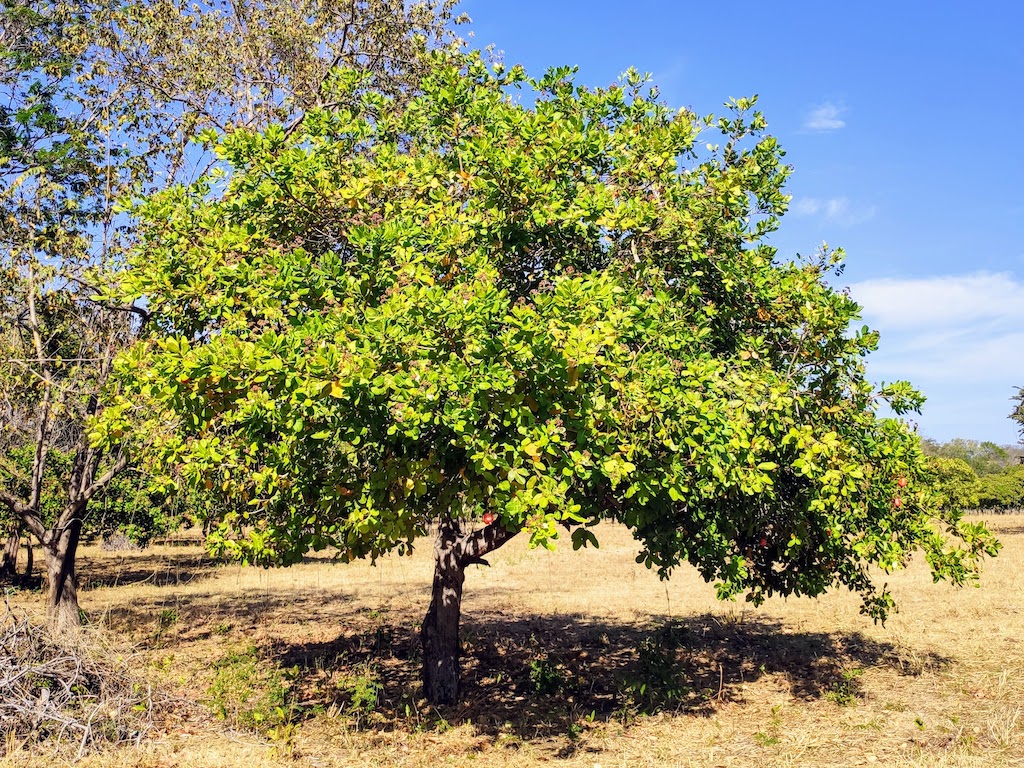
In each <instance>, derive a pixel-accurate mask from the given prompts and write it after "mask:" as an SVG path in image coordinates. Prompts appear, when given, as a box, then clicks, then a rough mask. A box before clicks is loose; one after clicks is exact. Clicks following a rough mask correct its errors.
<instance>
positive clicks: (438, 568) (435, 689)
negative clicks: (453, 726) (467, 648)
mask: <svg viewBox="0 0 1024 768" xmlns="http://www.w3.org/2000/svg"><path fill="white" fill-rule="evenodd" d="M460 534H461V531H460V530H459V526H458V523H456V522H455V521H453V520H445V521H442V522H441V524H440V526H439V527H438V531H437V540H436V542H435V543H434V586H433V589H432V591H431V595H430V607H429V608H428V609H427V616H426V618H425V619H424V620H423V628H422V630H421V631H420V638H421V641H422V643H423V693H424V695H425V696H426V697H427V699H428V700H429V701H431V702H433V703H434V704H454V703H455V702H456V701H457V700H458V696H459V655H460V652H461V647H460V644H459V615H460V613H461V611H462V584H463V582H464V581H465V578H466V567H465V565H464V564H463V562H462V557H461V555H462V553H461V547H460V546H459V544H460V541H459V539H460Z"/></svg>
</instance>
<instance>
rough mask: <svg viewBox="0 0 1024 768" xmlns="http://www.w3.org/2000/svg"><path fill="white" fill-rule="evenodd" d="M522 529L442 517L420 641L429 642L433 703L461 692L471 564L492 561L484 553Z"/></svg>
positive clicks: (426, 690) (426, 683)
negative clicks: (462, 626) (471, 525)
mask: <svg viewBox="0 0 1024 768" xmlns="http://www.w3.org/2000/svg"><path fill="white" fill-rule="evenodd" d="M518 532H519V529H518V528H513V529H512V530H507V529H505V528H504V527H503V526H502V525H501V524H500V523H497V522H495V523H492V524H490V525H486V526H484V527H483V528H478V529H477V530H475V531H471V532H470V533H467V534H463V532H462V528H461V526H460V525H459V523H458V521H457V520H452V519H447V518H445V519H442V520H441V522H440V523H439V524H438V527H437V540H436V541H435V542H434V585H433V588H432V591H431V594H430V607H429V608H428V609H427V615H426V618H424V619H423V627H422V628H421V630H420V641H421V643H422V645H423V695H424V696H426V698H427V699H428V700H429V701H430V702H431V703H433V704H454V703H455V702H456V701H458V698H459V656H460V655H461V652H462V647H461V644H460V642H459V617H460V614H461V612H462V584H463V582H464V581H465V579H466V566H467V565H471V564H474V563H476V564H479V565H488V563H487V561H486V560H484V559H483V556H484V555H486V554H487V553H488V552H493V551H494V550H495V549H497V548H498V547H500V546H501V545H502V544H504V543H505V542H506V541H508V540H509V539H511V538H512V537H513V536H515V535H516V534H517V533H518Z"/></svg>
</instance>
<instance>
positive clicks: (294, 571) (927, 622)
mask: <svg viewBox="0 0 1024 768" xmlns="http://www.w3.org/2000/svg"><path fill="white" fill-rule="evenodd" d="M989 522H990V524H991V526H992V527H993V528H994V529H996V530H997V531H998V532H999V535H1000V538H1001V539H1002V541H1003V545H1004V548H1003V551H1002V553H1001V555H1000V556H999V557H998V558H997V559H996V560H994V561H991V562H990V563H988V564H987V566H986V570H985V573H984V574H983V576H982V580H981V586H980V588H977V589H974V588H968V589H964V590H956V589H952V588H950V587H948V586H946V585H943V584H939V585H934V584H932V583H931V578H930V576H929V575H928V572H927V569H926V568H925V567H924V566H923V564H921V563H916V564H915V565H914V566H913V567H911V568H910V569H909V570H908V571H906V572H904V573H899V574H896V575H894V576H892V577H891V578H890V579H889V581H890V584H891V586H892V588H893V592H894V594H895V596H896V598H897V601H898V604H899V607H900V612H899V613H898V614H897V615H895V616H893V617H892V618H891V619H890V620H889V622H888V623H887V624H886V625H885V626H884V627H882V626H875V625H873V624H872V623H871V622H870V621H869V620H867V619H865V618H864V617H862V616H861V615H860V614H859V613H858V607H859V603H858V601H857V599H856V598H855V597H853V596H851V595H847V594H834V595H829V596H827V597H824V598H821V599H818V600H810V599H791V600H788V601H783V600H772V601H769V602H768V603H767V604H765V605H764V606H762V607H760V608H757V609H755V608H751V607H750V606H747V605H744V604H742V603H724V604H723V603H719V602H717V601H716V600H715V597H714V590H713V589H712V588H711V587H709V586H708V585H706V584H704V583H703V582H702V581H701V580H700V579H699V578H698V577H697V576H696V575H695V574H694V573H693V572H692V571H689V570H685V571H682V572H680V573H678V574H677V576H676V577H675V578H674V579H673V580H672V581H671V582H667V583H665V582H661V581H659V580H658V579H657V577H656V576H655V575H653V574H652V573H650V572H648V571H647V570H646V569H645V568H643V567H642V566H639V565H636V564H635V563H634V560H633V557H634V555H635V552H636V547H635V545H634V544H632V542H631V540H630V538H629V537H628V535H627V534H626V533H625V531H624V530H622V529H618V528H614V527H609V528H608V529H606V530H605V531H604V532H603V535H602V536H600V538H601V542H602V547H601V549H600V550H598V551H594V550H586V551H582V552H575V553H574V552H572V551H571V548H570V547H568V546H565V547H564V548H562V549H560V550H559V551H557V552H555V553H548V552H545V551H533V552H531V551H528V550H527V549H526V547H525V543H524V542H520V541H513V542H511V543H510V544H508V545H506V547H504V548H503V549H501V550H499V551H498V552H496V553H494V554H493V555H492V556H491V557H490V560H491V563H492V567H491V568H483V567H473V568H471V569H470V572H469V573H468V576H467V579H466V599H465V602H464V606H463V637H464V641H465V642H464V646H465V656H464V660H463V661H464V701H463V703H462V704H461V705H459V706H457V707H453V708H444V709H433V708H430V707H428V706H426V705H425V704H424V702H423V701H422V700H420V699H419V698H418V685H417V675H418V663H419V651H418V647H417V628H418V623H419V621H420V619H421V618H422V615H423V613H424V612H425V610H426V607H427V602H428V600H429V579H430V575H431V568H432V563H431V560H430V556H429V555H430V552H429V547H428V546H424V547H422V548H421V551H420V552H418V553H417V554H416V555H414V556H413V557H408V558H397V557H394V558H388V559H385V560H383V561H381V562H379V563H378V564H377V566H376V567H371V566H369V565H368V564H353V565H337V564H333V563H331V562H330V560H329V559H327V558H323V559H315V558H314V559H310V560H308V561H307V562H305V563H303V564H301V565H297V566H293V567H292V568H289V569H279V570H259V569H247V568H240V567H238V566H233V565H215V564H212V563H210V562H209V561H207V560H205V559H204V558H203V557H202V553H201V551H200V550H199V549H197V548H190V547H154V548H151V549H149V550H146V551H143V552H137V553H125V554H121V553H107V552H102V551H101V550H100V549H99V548H87V549H86V550H85V551H83V552H82V555H81V561H80V562H81V566H80V574H81V579H82V583H83V590H82V596H81V597H82V607H83V609H84V610H85V612H86V613H87V614H88V615H89V617H90V619H91V620H92V622H93V625H94V627H95V628H96V631H97V632H98V633H99V634H100V635H101V636H102V637H103V638H105V640H106V641H107V642H110V643H112V644H113V647H114V648H115V649H117V650H116V652H118V653H121V654H124V655H126V656H127V657H128V658H129V660H130V662H131V664H132V665H133V666H134V667H135V668H136V669H137V670H138V674H139V675H140V676H141V677H144V678H145V679H147V680H149V681H152V682H153V683H154V684H155V685H156V689H157V691H158V696H157V702H158V705H157V713H156V716H155V718H156V720H155V723H154V727H153V728H152V730H151V731H150V732H149V734H148V736H147V738H145V739H144V740H143V741H142V742H141V744H140V745H139V746H138V747H120V748H117V749H115V750H112V751H108V752H105V753H100V754H94V755H91V756H89V757H87V758H86V759H84V760H83V761H81V763H80V764H81V765H87V766H135V765H142V766H167V767H168V768H170V766H180V767H181V768H189V767H192V766H195V767H196V768H198V767H200V766H246V767H247V768H256V767H257V766H270V765H297V766H325V767H326V766H392V765H394V766H416V767H426V766H430V767H431V768H435V767H438V766H470V765H472V766H507V767H508V768H513V767H515V768H519V767H525V766H537V765H541V764H545V765H548V764H549V765H557V766H566V767H567V768H568V767H572V768H576V767H585V768H595V767H596V766H600V767H601V768H613V767H616V768H617V767H619V766H621V767H623V768H625V766H630V767H632V766H694V767H697V766H700V767H701V768H713V767H718V766H831V767H835V766H856V765H880V766H920V767H921V768H931V767H933V766H934V767H942V766H948V767H950V768H952V767H954V766H956V767H963V768H967V767H968V766H970V767H971V768H973V767H975V766H978V767H980V766H992V767H993V768H995V767H996V766H999V767H1002V766H1013V765H1022V766H1024V640H1022V638H1024V517H1019V516H1005V517H993V518H990V519H989ZM11 601H12V603H13V604H15V605H16V606H18V607H24V608H25V609H27V610H30V611H36V610H38V602H39V595H38V594H35V593H32V592H19V593H15V594H14V595H13V596H12V598H11ZM7 764H10V765H15V766H20V765H51V764H53V758H52V757H51V756H50V755H48V754H44V753H40V752H36V753H28V752H24V751H23V752H19V753H15V754H13V755H10V756H8V758H7Z"/></svg>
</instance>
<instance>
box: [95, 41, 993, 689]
mask: <svg viewBox="0 0 1024 768" xmlns="http://www.w3.org/2000/svg"><path fill="white" fill-rule="evenodd" d="M438 58H439V59H440V60H439V61H438V63H437V65H436V66H437V69H436V71H435V72H434V73H433V74H432V75H431V76H429V77H428V78H427V79H426V80H425V82H424V85H423V93H422V95H420V96H418V97H416V98H413V99H411V100H410V101H409V102H408V103H407V104H402V103H400V102H397V101H396V100H394V99H393V98H391V97H389V96H386V95H384V94H380V93H377V92H376V91H374V90H373V89H367V88H366V87H365V80H364V79H363V78H361V77H360V76H359V75H358V74H355V73H352V72H339V73H336V74H335V75H333V76H332V77H331V78H330V83H329V86H328V87H329V88H330V89H331V91H330V92H331V94H332V97H333V100H334V101H336V102H338V103H341V104H344V105H346V106H345V107H342V108H338V109H319V110H313V111H311V112H310V113H309V114H307V115H306V118H305V121H304V122H303V124H302V126H301V127H300V128H299V129H298V130H296V131H293V132H291V133H289V131H288V130H287V129H286V128H285V127H282V126H271V127H270V128H268V129H267V130H266V131H265V132H263V133H262V134H256V133H247V132H244V131H235V132H233V133H231V134H229V135H226V136H224V137H223V138H222V139H221V141H220V144H219V147H218V151H219V154H220V157H221V159H222V160H223V162H224V164H225V166H226V167H227V168H228V169H229V170H227V171H226V172H222V171H219V170H218V171H215V172H214V173H212V174H211V175H210V176H208V177H207V178H205V179H203V180H201V181H200V182H199V183H197V184H195V185H192V186H189V187H180V188H176V189H173V190H169V191H168V192H166V193H164V194H159V195H155V196H153V197H151V198H150V199H149V200H148V201H146V202H145V203H144V204H143V205H142V206H141V208H140V210H139V211H138V215H139V216H140V218H141V220H142V221H143V222H144V225H143V228H142V239H141V243H140V246H139V248H138V249H137V250H136V251H135V252H134V254H133V256H132V258H131V268H130V270H129V273H128V275H127V277H126V281H125V290H126V291H128V295H129V296H131V297H140V296H141V297H145V300H146V305H147V307H148V309H149V311H150V312H151V317H152V320H151V323H150V324H149V325H148V326H147V331H148V333H147V337H146V338H145V339H144V340H142V341H141V342H140V343H138V344H137V345H136V346H135V347H134V348H133V349H132V350H130V351H129V352H128V353H127V354H126V355H124V356H123V357H122V359H121V361H120V363H119V371H120V375H121V377H122V381H123V382H124V384H125V386H126V387H128V388H129V393H128V395H127V396H126V397H125V398H123V399H122V401H121V402H120V403H119V404H118V405H117V406H116V407H112V408H111V409H108V411H107V413H106V418H105V419H104V421H103V422H102V423H101V424H99V425H97V428H96V430H95V434H94V439H95V440H96V441H97V444H98V445H105V444H107V442H111V443H113V442H116V441H117V440H118V439H120V438H119V436H120V435H123V434H131V433H133V432H134V433H138V432H140V431H144V432H145V433H146V434H147V435H152V436H153V439H152V441H151V443H150V445H151V448H152V453H151V454H150V455H151V461H152V462H153V464H154V465H155V466H160V465H161V464H164V465H166V466H169V467H172V468H175V469H176V470H177V471H180V473H181V475H182V477H183V478H185V480H186V481H188V482H189V483H191V485H192V486H193V487H199V488H203V487H206V488H209V489H211V490H212V491H214V492H220V493H222V494H223V495H224V496H226V497H230V498H232V499H236V500H238V501H239V503H240V504H244V507H243V508H242V509H239V510H236V511H233V512H232V513H230V514H228V515H225V517H224V518H223V520H222V521H221V523H222V524H221V526H220V529H219V531H218V533H217V534H216V535H215V538H214V542H213V543H214V546H215V548H216V549H218V550H219V551H221V552H227V553H233V554H236V555H238V556H240V557H242V558H243V559H245V560H247V561H249V562H256V563H263V564H270V563H292V562H296V561H297V560H299V559H300V558H301V557H302V556H303V554H304V553H306V552H307V551H309V550H310V549H316V550H320V549H324V548H327V547H334V548H336V549H337V552H338V557H339V558H340V559H341V560H352V559H356V558H364V557H369V558H376V557H378V556H380V555H382V554H384V553H387V552H390V551H397V552H399V553H403V552H407V551H409V550H410V549H411V548H412V547H413V546H414V545H415V544H416V542H417V540H418V539H420V538H421V537H423V536H425V535H427V534H428V531H430V530H431V529H433V530H435V531H436V536H435V541H434V556H435V574H434V582H433V587H432V597H431V602H430V607H429V609H428V612H427V614H426V617H425V618H424V621H423V625H422V635H421V636H422V643H423V653H424V670H423V672H424V684H425V693H426V695H427V697H428V698H429V699H430V700H431V701H434V702H451V701H454V700H455V699H456V697H457V695H458V677H459V673H458V670H459V637H458V632H459V617H460V609H461V596H462V589H463V583H464V578H465V569H466V566H468V565H469V564H472V563H484V562H486V561H485V560H484V558H485V557H486V555H487V554H488V553H489V552H491V551H493V550H494V549H496V548H497V547H500V546H501V545H502V544H504V543H505V542H507V541H508V540H510V539H511V538H512V537H513V536H516V535H518V534H520V533H523V534H524V535H527V536H529V539H530V543H531V544H532V545H543V546H553V544H554V542H555V540H556V539H557V538H558V537H559V535H560V532H561V531H565V532H567V533H568V534H569V535H570V538H571V541H572V544H573V546H574V547H581V546H587V545H596V544H597V538H596V531H595V526H596V525H597V524H598V523H599V522H600V521H602V520H616V521H619V522H621V523H623V524H625V525H626V526H628V527H629V528H630V529H631V530H632V532H633V534H634V535H635V536H636V538H637V539H638V541H639V543H640V553H639V556H638V561H639V562H643V563H645V564H646V565H647V566H649V567H652V568H656V569H657V570H658V571H659V573H660V574H661V575H663V576H668V575H669V574H670V573H671V572H672V571H673V570H674V569H675V568H676V567H677V566H679V565H681V564H682V563H684V562H689V563H691V564H692V565H694V566H695V567H696V568H698V569H699V571H700V573H701V574H702V575H703V576H704V578H705V579H707V580H708V581H714V582H716V583H717V585H718V593H719V595H720V596H721V597H723V598H731V597H735V596H737V595H739V594H741V593H746V594H747V598H748V599H750V600H753V601H754V602H760V601H761V600H763V599H764V598H765V597H767V596H769V595H772V594H798V595H799V594H808V595H817V594H819V593H821V592H823V591H824V590H826V589H827V588H828V587H831V586H837V585H844V586H846V587H848V588H850V589H852V590H855V591H857V592H859V593H860V594H861V595H862V597H863V601H864V611H865V612H866V613H868V614H869V615H871V616H873V617H875V618H876V619H879V618H884V616H885V615H886V612H887V610H888V609H889V608H890V607H891V604H892V600H891V597H890V595H889V593H888V592H887V591H886V589H885V588H884V586H882V587H878V586H876V585H875V584H874V583H873V581H872V579H871V576H870V572H869V568H870V567H872V566H877V567H880V568H882V569H884V570H890V569H893V568H898V567H900V566H902V565H903V564H904V563H905V562H906V561H907V559H908V557H909V556H910V554H911V552H912V551H914V550H915V549H917V548H921V549H923V550H924V551H925V553H926V555H927V557H928V562H929V564H930V565H931V567H932V569H933V571H934V573H935V576H936V578H947V579H950V580H951V581H953V582H954V583H962V582H963V581H964V580H965V579H968V578H970V577H971V576H972V575H973V573H974V570H975V568H976V566H977V562H978V560H979V558H980V557H981V556H982V555H984V554H986V553H988V554H993V553H994V552H995V549H996V546H997V545H996V543H995V542H994V540H993V539H992V537H991V536H990V535H989V534H988V532H987V531H986V530H985V529H984V527H983V526H982V525H980V524H978V525H970V524H966V523H964V522H962V521H961V520H960V518H959V515H958V513H957V512H955V511H953V510H936V509H935V508H934V507H933V506H931V504H930V494H929V492H928V490H927V480H928V474H927V468H926V466H925V464H924V461H923V457H922V454H921V451H920V446H919V441H918V439H917V437H916V435H914V434H912V433H911V432H910V431H909V430H908V428H907V427H906V426H905V425H904V424H903V423H902V422H900V421H896V420H891V419H884V418H880V417H879V416H878V414H877V412H876V409H877V407H878V403H879V402H883V401H884V402H888V403H889V404H890V405H891V407H893V408H895V409H896V410H897V411H903V410H906V409H908V408H913V407H916V406H917V405H919V403H920V400H921V398H920V397H919V396H918V395H917V394H916V393H915V392H914V391H913V390H911V389H910V388H909V386H908V385H906V384H902V383H897V384H893V385H890V386H888V387H886V388H884V389H883V390H881V391H877V392H876V391H875V390H874V389H873V388H872V386H871V385H870V384H869V383H868V382H867V381H866V379H865V374H864V369H863V363H862V358H863V356H864V354H866V353H867V352H868V351H869V350H871V349H872V348H874V346H875V343H876V339H877V337H876V334H874V333H873V332H871V331H869V330H868V329H867V328H863V329H861V330H855V331H852V332H851V330H850V323H851V321H852V320H853V319H854V318H856V316H857V312H858V309H859V308H858V306H857V305H856V304H855V303H854V302H853V301H852V300H851V299H850V298H849V297H848V296H847V295H846V294H845V293H843V292H838V291H835V290H833V289H832V288H831V287H830V286H829V284H828V282H827V281H826V276H827V273H828V272H829V271H831V270H833V269H835V268H838V267H839V265H840V255H839V254H835V253H830V252H823V253H821V254H819V255H818V256H816V257H815V258H812V259H804V260H797V261H793V262H789V261H780V260H777V259H776V253H775V251H774V249H772V248H771V247H770V246H768V245H767V244H765V242H764V237H765V235H766V234H768V233H769V232H770V231H772V230H773V229H774V228H775V227H776V226H777V223H778V220H779V216H781V214H782V213H783V211H784V210H785V208H786V204H787V201H788V198H787V197H786V196H785V195H784V194H783V192H782V185H783V182H784V180H785V179H786V177H787V175H788V172H789V169H788V168H787V167H786V166H784V165H783V164H782V162H781V158H782V152H781V150H780V148H779V147H778V145H777V143H776V141H775V139H774V138H772V137H771V136H768V135H766V134H765V122H764V118H763V117H762V116H761V114H760V113H758V112H752V106H753V100H752V99H739V100H736V101H734V102H732V103H731V108H732V109H733V113H732V114H731V115H730V116H726V117H723V118H719V119H715V118H714V117H707V118H699V117H697V116H696V115H694V114H692V113H690V112H688V111H685V110H683V111H679V112H673V111H669V110H668V109H667V108H665V107H663V106H662V105H660V104H659V103H657V101H656V95H655V94H653V93H648V92H647V91H646V86H645V84H644V82H643V78H641V77H639V76H637V75H636V74H635V73H631V74H629V75H628V76H626V77H625V79H624V81H623V82H622V83H621V84H616V85H613V86H611V87H609V88H607V89H595V90H591V89H587V88H584V87H579V86H576V85H575V84H574V83H573V80H572V74H571V72H570V70H568V69H559V70H553V71H551V72H549V73H548V74H547V75H546V76H544V77H543V78H541V79H539V80H531V79H528V78H527V77H526V75H525V74H524V73H523V72H522V71H521V69H519V68H512V69H511V70H509V71H505V70H504V69H503V68H502V67H500V66H499V67H497V68H496V69H494V70H490V69H488V67H487V66H485V65H484V64H483V63H482V62H481V61H480V60H479V58H476V57H469V58H467V59H465V60H461V61H456V62H454V63H453V62H451V61H450V60H448V59H443V58H440V57H438ZM708 142H710V143H708ZM715 142H717V143H715ZM706 143H707V149H705V148H704V147H705V144H706ZM140 425H141V426H140Z"/></svg>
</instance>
